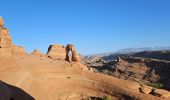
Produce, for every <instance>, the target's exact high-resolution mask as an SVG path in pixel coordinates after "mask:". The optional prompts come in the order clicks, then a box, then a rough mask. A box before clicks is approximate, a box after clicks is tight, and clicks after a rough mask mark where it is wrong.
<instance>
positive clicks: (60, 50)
mask: <svg viewBox="0 0 170 100" xmlns="http://www.w3.org/2000/svg"><path fill="white" fill-rule="evenodd" d="M47 56H48V57H50V58H52V59H56V60H64V59H65V56H66V51H65V47H64V46H63V45H60V44H54V45H50V46H49V48H48V52H47Z"/></svg>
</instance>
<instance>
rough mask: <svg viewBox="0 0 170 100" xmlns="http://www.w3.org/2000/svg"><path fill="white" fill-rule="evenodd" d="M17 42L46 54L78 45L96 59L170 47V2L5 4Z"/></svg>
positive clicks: (21, 0)
mask: <svg viewBox="0 0 170 100" xmlns="http://www.w3.org/2000/svg"><path fill="white" fill-rule="evenodd" d="M0 2H1V9H0V15H1V16H2V17H3V18H4V20H5V25H6V27H8V28H9V30H10V33H11V35H12V37H13V42H14V43H15V44H17V45H22V46H24V47H25V48H26V50H27V51H28V52H31V51H32V50H34V49H40V50H41V51H43V52H44V53H45V52H46V51H47V48H48V46H49V45H50V44H56V43H59V44H63V45H66V44H68V43H72V44H75V45H76V47H77V49H78V51H79V53H81V54H94V53H102V52H110V51H116V50H119V49H122V48H130V47H154V46H170V6H169V5H170V0H0Z"/></svg>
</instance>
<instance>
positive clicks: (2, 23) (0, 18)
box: [0, 16, 4, 26]
mask: <svg viewBox="0 0 170 100" xmlns="http://www.w3.org/2000/svg"><path fill="white" fill-rule="evenodd" d="M3 25H4V21H3V18H2V17H1V16H0V26H3Z"/></svg>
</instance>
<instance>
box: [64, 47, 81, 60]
mask: <svg viewBox="0 0 170 100" xmlns="http://www.w3.org/2000/svg"><path fill="white" fill-rule="evenodd" d="M70 52H71V57H70V56H69V53H70ZM70 58H71V60H70ZM66 60H67V61H73V62H80V56H79V54H78V52H77V50H76V48H75V46H74V45H72V44H68V45H67V46H66Z"/></svg>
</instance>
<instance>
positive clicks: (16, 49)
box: [12, 46, 26, 55]
mask: <svg viewBox="0 0 170 100" xmlns="http://www.w3.org/2000/svg"><path fill="white" fill-rule="evenodd" d="M12 54H13V55H25V54H26V52H25V49H24V47H22V46H13V47H12Z"/></svg>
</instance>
